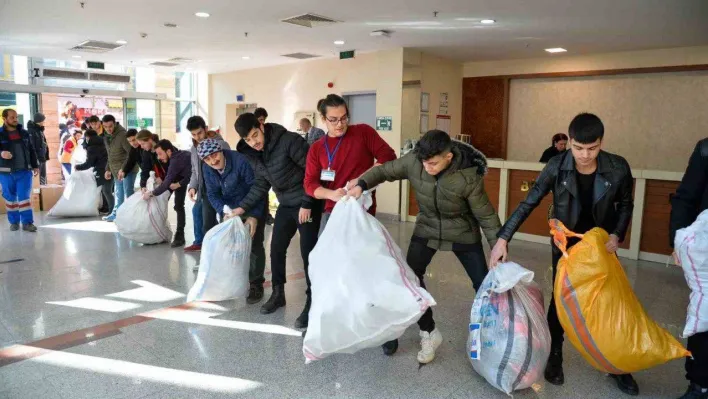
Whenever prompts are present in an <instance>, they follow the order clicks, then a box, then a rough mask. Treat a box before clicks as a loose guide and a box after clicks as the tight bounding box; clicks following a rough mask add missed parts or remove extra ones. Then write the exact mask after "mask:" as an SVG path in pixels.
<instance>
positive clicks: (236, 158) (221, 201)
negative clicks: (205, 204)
mask: <svg viewBox="0 0 708 399" xmlns="http://www.w3.org/2000/svg"><path fill="white" fill-rule="evenodd" d="M224 158H225V163H226V166H225V167H224V173H219V172H218V171H217V170H216V169H214V168H212V167H211V166H209V165H207V164H206V163H205V164H203V165H202V168H203V169H202V171H203V174H204V183H205V184H206V191H207V197H208V198H209V202H210V203H211V206H213V207H214V210H216V211H217V212H218V213H219V216H224V205H228V206H229V208H231V209H236V208H238V205H239V204H240V203H241V201H243V199H244V198H245V197H246V195H248V192H249V191H250V190H251V186H252V185H253V182H254V181H255V180H256V177H255V175H254V174H253V169H251V166H250V165H249V164H248V160H247V159H246V157H245V156H243V155H242V154H239V153H238V152H236V151H230V150H225V151H224ZM264 209H265V202H264V201H263V200H261V201H260V202H259V203H258V205H256V206H254V207H253V208H252V209H251V210H250V211H249V212H248V213H247V214H246V215H244V216H252V217H255V218H256V219H262V218H263V211H264Z"/></svg>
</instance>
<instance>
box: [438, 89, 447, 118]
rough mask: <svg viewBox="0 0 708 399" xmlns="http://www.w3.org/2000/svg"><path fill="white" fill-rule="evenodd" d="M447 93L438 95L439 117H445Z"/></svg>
mask: <svg viewBox="0 0 708 399" xmlns="http://www.w3.org/2000/svg"><path fill="white" fill-rule="evenodd" d="M447 97H448V96H447V93H440V112H438V114H440V115H447Z"/></svg>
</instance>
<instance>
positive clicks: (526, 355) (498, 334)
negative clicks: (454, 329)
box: [467, 262, 551, 395]
mask: <svg viewBox="0 0 708 399" xmlns="http://www.w3.org/2000/svg"><path fill="white" fill-rule="evenodd" d="M533 276H534V274H533V272H532V271H530V270H527V269H524V268H523V267H521V266H519V265H518V264H516V263H511V262H509V263H502V264H500V265H498V266H497V267H495V268H494V269H492V270H490V271H489V274H487V277H485V279H484V282H483V283H482V286H481V287H480V288H479V290H478V291H477V295H476V297H475V299H474V303H473V305H472V311H471V314H470V334H469V339H468V341H467V354H468V355H469V358H470V361H471V362H472V367H473V368H474V369H475V371H477V373H479V375H481V376H482V377H484V379H486V380H487V382H489V383H490V384H492V386H494V387H495V388H497V389H499V390H501V391H502V392H505V393H507V394H509V395H511V393H512V392H513V391H517V390H521V389H526V388H529V387H530V386H531V385H533V384H534V383H536V382H538V381H540V380H541V379H542V378H543V372H544V369H545V368H546V362H547V361H548V355H549V354H550V353H551V333H550V330H549V329H548V322H547V321H546V313H545V309H544V307H543V292H542V291H541V288H540V287H539V286H538V284H536V283H534V282H533Z"/></svg>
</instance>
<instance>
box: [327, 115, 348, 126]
mask: <svg viewBox="0 0 708 399" xmlns="http://www.w3.org/2000/svg"><path fill="white" fill-rule="evenodd" d="M348 121H349V117H348V116H346V115H344V116H343V117H341V118H339V119H337V118H332V119H330V118H327V122H329V123H331V124H333V125H338V124H339V123H340V122H341V123H342V124H343V125H344V124H346V123H347V122H348Z"/></svg>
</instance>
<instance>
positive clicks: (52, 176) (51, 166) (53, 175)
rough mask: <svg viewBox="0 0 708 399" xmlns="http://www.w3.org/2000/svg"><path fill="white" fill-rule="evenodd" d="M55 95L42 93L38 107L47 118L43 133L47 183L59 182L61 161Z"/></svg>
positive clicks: (60, 181)
mask: <svg viewBox="0 0 708 399" xmlns="http://www.w3.org/2000/svg"><path fill="white" fill-rule="evenodd" d="M57 101H58V100H57V95H56V94H53V93H44V94H42V98H41V103H40V109H41V112H42V113H43V114H44V116H45V117H46V118H47V119H46V120H45V121H44V135H45V136H46V137H47V144H48V145H49V162H47V183H49V184H61V183H62V179H61V173H62V172H61V163H60V162H59V160H58V159H57V153H58V152H59V142H60V141H59V140H60V137H59V105H58V102H57Z"/></svg>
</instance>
